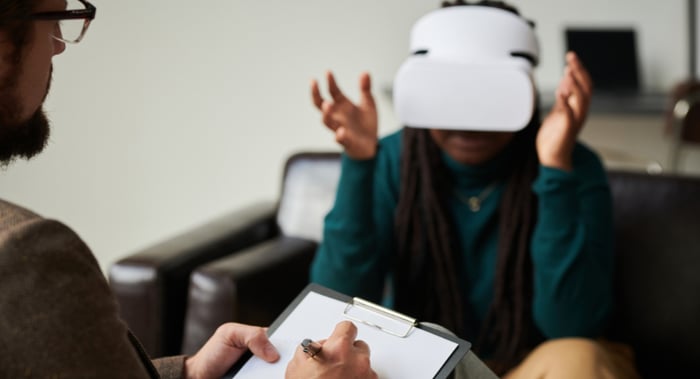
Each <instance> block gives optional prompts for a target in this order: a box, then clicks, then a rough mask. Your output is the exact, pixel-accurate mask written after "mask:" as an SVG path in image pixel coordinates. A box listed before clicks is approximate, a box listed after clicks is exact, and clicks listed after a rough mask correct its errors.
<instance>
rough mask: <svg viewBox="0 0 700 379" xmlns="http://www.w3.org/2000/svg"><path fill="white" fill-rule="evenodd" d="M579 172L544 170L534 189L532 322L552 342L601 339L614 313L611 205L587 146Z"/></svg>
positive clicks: (579, 154)
mask: <svg viewBox="0 0 700 379" xmlns="http://www.w3.org/2000/svg"><path fill="white" fill-rule="evenodd" d="M573 158H574V170H573V172H564V171H561V170H557V169H553V168H548V167H540V171H539V176H538V178H537V179H536V180H535V182H534V184H533V190H534V192H535V194H536V195H537V198H538V219H537V224H536V226H535V230H534V233H533V238H532V245H531V251H532V260H533V265H534V300H533V317H534V320H535V323H536V324H537V326H538V327H539V329H540V331H542V333H543V334H544V335H545V336H546V337H548V338H558V337H566V336H584V337H593V336H596V335H598V334H599V333H600V332H601V331H602V330H603V328H604V327H605V323H606V321H607V319H608V316H609V314H610V311H611V308H612V303H613V300H612V295H613V294H612V275H613V265H614V256H613V247H612V245H613V241H612V239H613V238H612V228H613V227H612V201H611V196H610V189H609V187H608V183H607V177H606V174H605V170H604V169H603V166H602V164H601V163H600V161H599V159H598V157H597V156H596V155H595V154H594V153H593V152H591V151H590V150H588V149H586V148H585V147H584V146H583V145H577V146H576V149H575V150H574V157H573Z"/></svg>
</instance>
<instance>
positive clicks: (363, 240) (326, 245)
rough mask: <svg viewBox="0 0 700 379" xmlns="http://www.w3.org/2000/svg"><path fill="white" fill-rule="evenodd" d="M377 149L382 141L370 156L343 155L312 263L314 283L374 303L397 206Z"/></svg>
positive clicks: (378, 295)
mask: <svg viewBox="0 0 700 379" xmlns="http://www.w3.org/2000/svg"><path fill="white" fill-rule="evenodd" d="M379 154H381V146H380V152H378V156H377V157H376V158H374V159H370V160H363V161H360V160H353V159H351V158H349V157H347V156H346V155H344V154H343V157H342V162H341V167H342V171H341V175H340V180H339V183H338V191H337V194H336V199H335V204H334V205H333V208H332V209H331V211H330V212H329V213H328V215H327V216H326V218H325V220H324V230H323V241H322V242H321V244H320V246H319V249H318V251H317V253H316V256H315V258H314V262H313V263H312V268H311V280H312V281H313V282H316V283H319V284H321V285H324V286H327V287H329V288H332V289H334V290H336V291H339V292H342V293H344V294H346V295H349V296H359V297H362V298H365V299H367V300H370V301H374V302H379V301H381V299H382V293H383V289H384V282H385V277H386V275H387V271H388V265H389V263H388V262H389V254H390V253H391V252H392V251H393V248H392V247H391V244H392V243H393V240H394V238H393V212H394V208H395V206H396V196H395V194H394V193H392V190H390V186H389V184H388V175H387V172H386V164H385V163H383V158H382V157H381V156H379Z"/></svg>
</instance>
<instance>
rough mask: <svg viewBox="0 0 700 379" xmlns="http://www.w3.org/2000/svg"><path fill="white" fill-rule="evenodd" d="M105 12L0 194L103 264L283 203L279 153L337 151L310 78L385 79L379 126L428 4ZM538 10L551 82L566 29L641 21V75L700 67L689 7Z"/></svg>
mask: <svg viewBox="0 0 700 379" xmlns="http://www.w3.org/2000/svg"><path fill="white" fill-rule="evenodd" d="M94 3H95V5H96V6H97V7H98V16H97V19H96V20H95V22H94V24H93V25H92V26H91V29H90V31H89V33H88V35H87V37H86V39H85V40H84V41H83V42H82V43H81V44H80V45H78V46H69V47H68V50H67V51H66V52H65V53H64V55H62V56H60V57H58V58H56V59H55V61H54V62H55V80H54V83H53V89H52V93H51V96H50V98H49V99H48V101H47V103H46V108H47V110H48V112H49V114H50V117H51V119H52V120H53V135H52V139H51V143H50V145H49V147H48V148H47V150H46V151H45V152H44V154H43V155H42V156H40V157H38V158H36V159H34V160H32V161H30V162H24V161H22V162H17V163H16V164H14V165H13V166H11V167H10V168H9V169H7V170H5V171H4V172H0V188H1V190H0V196H1V197H3V198H6V199H9V200H11V201H15V202H17V203H20V204H24V205H26V206H28V207H29V208H32V209H34V210H35V211H37V212H40V213H42V214H44V215H46V216H49V217H54V218H58V219H61V220H63V221H64V222H66V223H67V224H69V225H71V226H72V227H73V228H74V229H75V230H77V231H78V232H79V234H80V235H81V236H82V237H83V238H84V239H85V240H86V242H87V243H88V244H89V245H90V246H91V247H92V248H93V250H94V251H95V254H96V255H97V257H98V259H99V261H100V264H101V265H102V267H103V268H104V269H106V268H107V267H108V265H109V264H111V263H112V262H114V261H115V260H116V259H118V258H119V257H121V256H123V255H125V254H127V253H129V252H131V251H134V250H136V249H138V248H141V247H145V246H147V245H149V244H151V243H154V242H156V241H158V240H159V239H161V238H164V237H167V236H170V235H172V234H174V233H177V232H179V231H181V230H184V229H186V228H188V227H191V226H193V225H196V224H199V223H201V222H203V221H205V220H207V219H208V218H210V217H213V216H216V215H218V214H221V213H223V212H225V211H227V210H230V209H235V208H237V207H239V206H242V205H244V204H247V203H250V202H253V201H256V200H265V199H274V198H275V197H276V196H277V193H278V187H279V184H280V176H281V169H282V163H283V161H284V159H285V157H286V156H288V155H289V154H291V153H292V152H295V151H298V150H308V149H314V150H324V149H334V148H335V144H334V142H333V141H332V137H331V135H330V134H329V133H328V132H327V131H326V130H324V129H323V127H322V126H321V123H320V121H319V118H318V115H317V112H316V111H315V109H314V108H313V107H312V106H311V102H310V100H309V95H308V84H309V80H310V79H311V78H312V77H321V75H322V74H323V72H324V70H326V69H327V68H332V69H334V71H335V72H336V73H337V75H338V77H339V81H340V84H341V86H342V87H343V88H345V89H347V90H348V92H349V93H350V95H351V97H353V98H354V97H356V93H357V91H356V90H355V88H356V78H357V76H358V75H359V73H360V72H361V71H362V70H369V71H370V72H371V73H372V74H373V77H374V80H375V82H374V87H375V89H377V98H378V101H379V106H380V114H381V116H380V123H381V130H380V132H381V133H382V134H385V133H388V132H389V131H392V130H394V129H395V128H396V121H395V119H394V118H393V116H392V113H391V108H390V103H389V100H388V99H387V96H385V95H384V94H383V93H382V91H381V90H380V89H381V88H386V87H388V86H389V85H390V83H391V79H392V76H393V74H394V71H395V70H396V68H397V67H398V66H399V64H400V63H401V61H402V60H403V58H404V56H405V53H406V50H407V37H408V31H409V29H410V26H411V24H412V23H413V22H414V21H415V20H416V19H417V18H418V17H419V16H420V15H422V14H423V13H425V12H427V11H429V10H431V9H434V8H436V7H437V6H438V4H439V1H428V0H408V1H407V0H402V1H399V0H381V1H377V0H354V1H344V2H339V1H327V0H326V1H323V0H301V1H279V0H272V1H257V0H252V1H235V0H228V1H224V0H210V1H206V2H201V1H180V0H119V1H114V0H94ZM514 4H516V5H517V6H518V7H520V9H521V11H522V13H523V14H525V15H526V16H528V17H530V18H532V19H535V20H537V23H538V27H537V29H538V33H539V35H540V37H541V42H542V45H543V51H544V59H543V64H542V65H541V67H540V69H539V72H538V79H539V80H540V83H541V86H542V88H552V87H554V85H555V84H556V83H557V80H558V76H559V73H560V72H561V69H562V65H561V61H562V58H561V56H562V54H563V40H562V30H563V25H564V24H568V23H574V22H576V23H579V24H580V23H590V24H596V25H598V24H605V25H611V24H616V25H617V24H619V23H621V24H624V25H634V26H637V27H639V28H640V41H641V51H642V60H643V69H644V77H645V83H647V84H648V85H649V86H650V88H652V89H659V90H663V89H666V88H669V87H670V86H671V84H672V83H673V82H674V81H675V80H677V79H679V78H681V77H683V76H684V75H685V73H686V72H687V70H688V67H687V62H688V51H687V44H688V39H687V36H686V33H687V25H686V17H685V16H684V14H685V5H686V2H685V1H678V2H676V1H668V2H665V1H658V0H625V1H622V0H618V1H614V2H610V1H606V0H588V1H585V2H583V1H580V2H578V1H573V0H567V1H563V0H549V1H548V0H530V1H525V0H522V1H516V2H514Z"/></svg>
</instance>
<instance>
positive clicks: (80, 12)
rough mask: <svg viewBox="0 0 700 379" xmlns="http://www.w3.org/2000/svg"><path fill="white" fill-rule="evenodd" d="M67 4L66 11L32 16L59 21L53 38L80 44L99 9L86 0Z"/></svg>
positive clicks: (72, 0)
mask: <svg viewBox="0 0 700 379" xmlns="http://www.w3.org/2000/svg"><path fill="white" fill-rule="evenodd" d="M66 3H67V7H66V10H65V11H55V12H38V13H34V14H33V15H32V19H33V20H49V21H51V20H55V21H58V22H57V23H56V30H55V31H54V32H53V35H52V37H53V38H55V39H57V40H59V41H62V42H67V43H78V42H80V40H82V39H83V36H85V32H87V30H88V27H89V26H90V21H92V20H93V19H94V18H95V13H96V11H97V8H95V6H94V5H92V4H90V3H89V2H87V1H86V0H68V1H66Z"/></svg>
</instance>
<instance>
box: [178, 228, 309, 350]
mask: <svg viewBox="0 0 700 379" xmlns="http://www.w3.org/2000/svg"><path fill="white" fill-rule="evenodd" d="M317 246H318V245H317V243H316V242H313V241H310V240H306V239H301V238H296V237H288V236H280V237H277V238H275V239H273V240H271V241H267V242H264V243H261V244H258V245H255V246H252V247H250V248H248V249H246V250H245V251H242V252H240V253H238V254H236V255H233V256H229V257H225V258H223V259H219V260H217V261H214V262H211V263H209V264H207V265H205V266H202V267H200V268H198V269H197V270H195V271H194V272H193V273H192V277H191V280H190V289H189V297H188V305H187V315H186V317H185V336H184V338H183V353H184V354H192V353H194V352H196V351H197V350H199V348H200V347H201V346H202V345H203V344H204V343H205V342H206V341H207V339H208V338H209V337H210V336H211V335H212V334H213V333H214V331H216V328H218V327H219V326H220V325H221V324H223V323H225V322H230V321H234V322H240V323H246V324H253V325H269V324H271V323H272V322H273V321H274V320H275V318H276V317H277V316H279V314H280V313H282V311H283V310H284V309H285V308H286V307H287V305H289V303H290V302H291V301H292V300H293V299H294V298H295V297H296V296H297V295H298V294H299V292H300V291H301V290H302V289H303V288H304V287H305V286H306V285H307V284H308V282H309V267H310V265H311V260H312V259H313V256H314V254H315V252H316V248H317Z"/></svg>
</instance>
